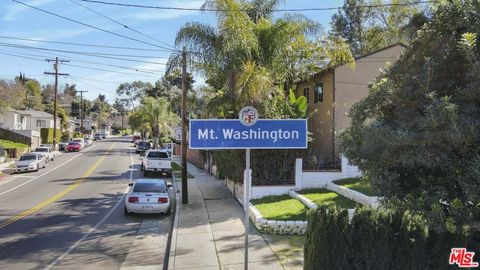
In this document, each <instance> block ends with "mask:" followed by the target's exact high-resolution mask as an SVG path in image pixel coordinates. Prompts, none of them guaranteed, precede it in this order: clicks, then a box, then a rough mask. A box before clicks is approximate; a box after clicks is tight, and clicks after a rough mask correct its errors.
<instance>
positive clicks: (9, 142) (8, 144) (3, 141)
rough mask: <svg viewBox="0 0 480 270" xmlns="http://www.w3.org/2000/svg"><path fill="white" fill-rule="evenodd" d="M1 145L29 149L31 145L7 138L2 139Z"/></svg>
mask: <svg viewBox="0 0 480 270" xmlns="http://www.w3.org/2000/svg"><path fill="white" fill-rule="evenodd" d="M0 146H1V147H3V148H17V149H21V150H25V149H28V148H29V146H28V145H26V144H23V143H16V142H12V141H7V140H0Z"/></svg>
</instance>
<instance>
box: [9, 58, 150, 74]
mask: <svg viewBox="0 0 480 270" xmlns="http://www.w3.org/2000/svg"><path fill="white" fill-rule="evenodd" d="M0 54H2V55H8V56H13V57H18V58H24V59H29V60H35V61H40V62H44V61H43V60H40V59H36V58H32V57H27V56H22V55H17V54H11V53H5V52H0ZM64 66H71V67H76V68H82V69H90V70H98V71H104V72H111V73H118V74H125V75H134V76H139V75H140V76H146V77H152V78H158V77H157V76H153V75H148V74H135V73H128V72H121V71H115V70H108V69H100V68H94V67H87V66H81V65H72V64H64Z"/></svg>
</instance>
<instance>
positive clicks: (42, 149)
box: [33, 146, 55, 161]
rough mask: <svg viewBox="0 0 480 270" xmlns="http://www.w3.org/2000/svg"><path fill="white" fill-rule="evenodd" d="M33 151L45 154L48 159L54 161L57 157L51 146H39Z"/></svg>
mask: <svg viewBox="0 0 480 270" xmlns="http://www.w3.org/2000/svg"><path fill="white" fill-rule="evenodd" d="M33 153H38V154H41V155H45V156H46V157H47V160H50V161H53V160H54V159H55V152H53V151H52V149H50V148H49V147H41V146H40V147H37V148H35V150H34V151H33Z"/></svg>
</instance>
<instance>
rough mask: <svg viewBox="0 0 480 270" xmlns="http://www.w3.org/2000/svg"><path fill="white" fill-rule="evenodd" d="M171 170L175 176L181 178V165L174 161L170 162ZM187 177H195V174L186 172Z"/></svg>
mask: <svg viewBox="0 0 480 270" xmlns="http://www.w3.org/2000/svg"><path fill="white" fill-rule="evenodd" d="M172 172H173V175H175V177H176V178H182V166H181V165H180V164H178V163H176V162H172ZM187 177H188V178H195V176H193V175H191V174H190V173H188V172H187Z"/></svg>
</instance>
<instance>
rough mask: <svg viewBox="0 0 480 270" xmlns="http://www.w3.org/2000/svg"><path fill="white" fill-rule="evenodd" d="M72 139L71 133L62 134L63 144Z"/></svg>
mask: <svg viewBox="0 0 480 270" xmlns="http://www.w3.org/2000/svg"><path fill="white" fill-rule="evenodd" d="M71 137H72V134H70V131H68V130H67V131H64V132H62V142H68V141H69V140H70V138H71Z"/></svg>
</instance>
